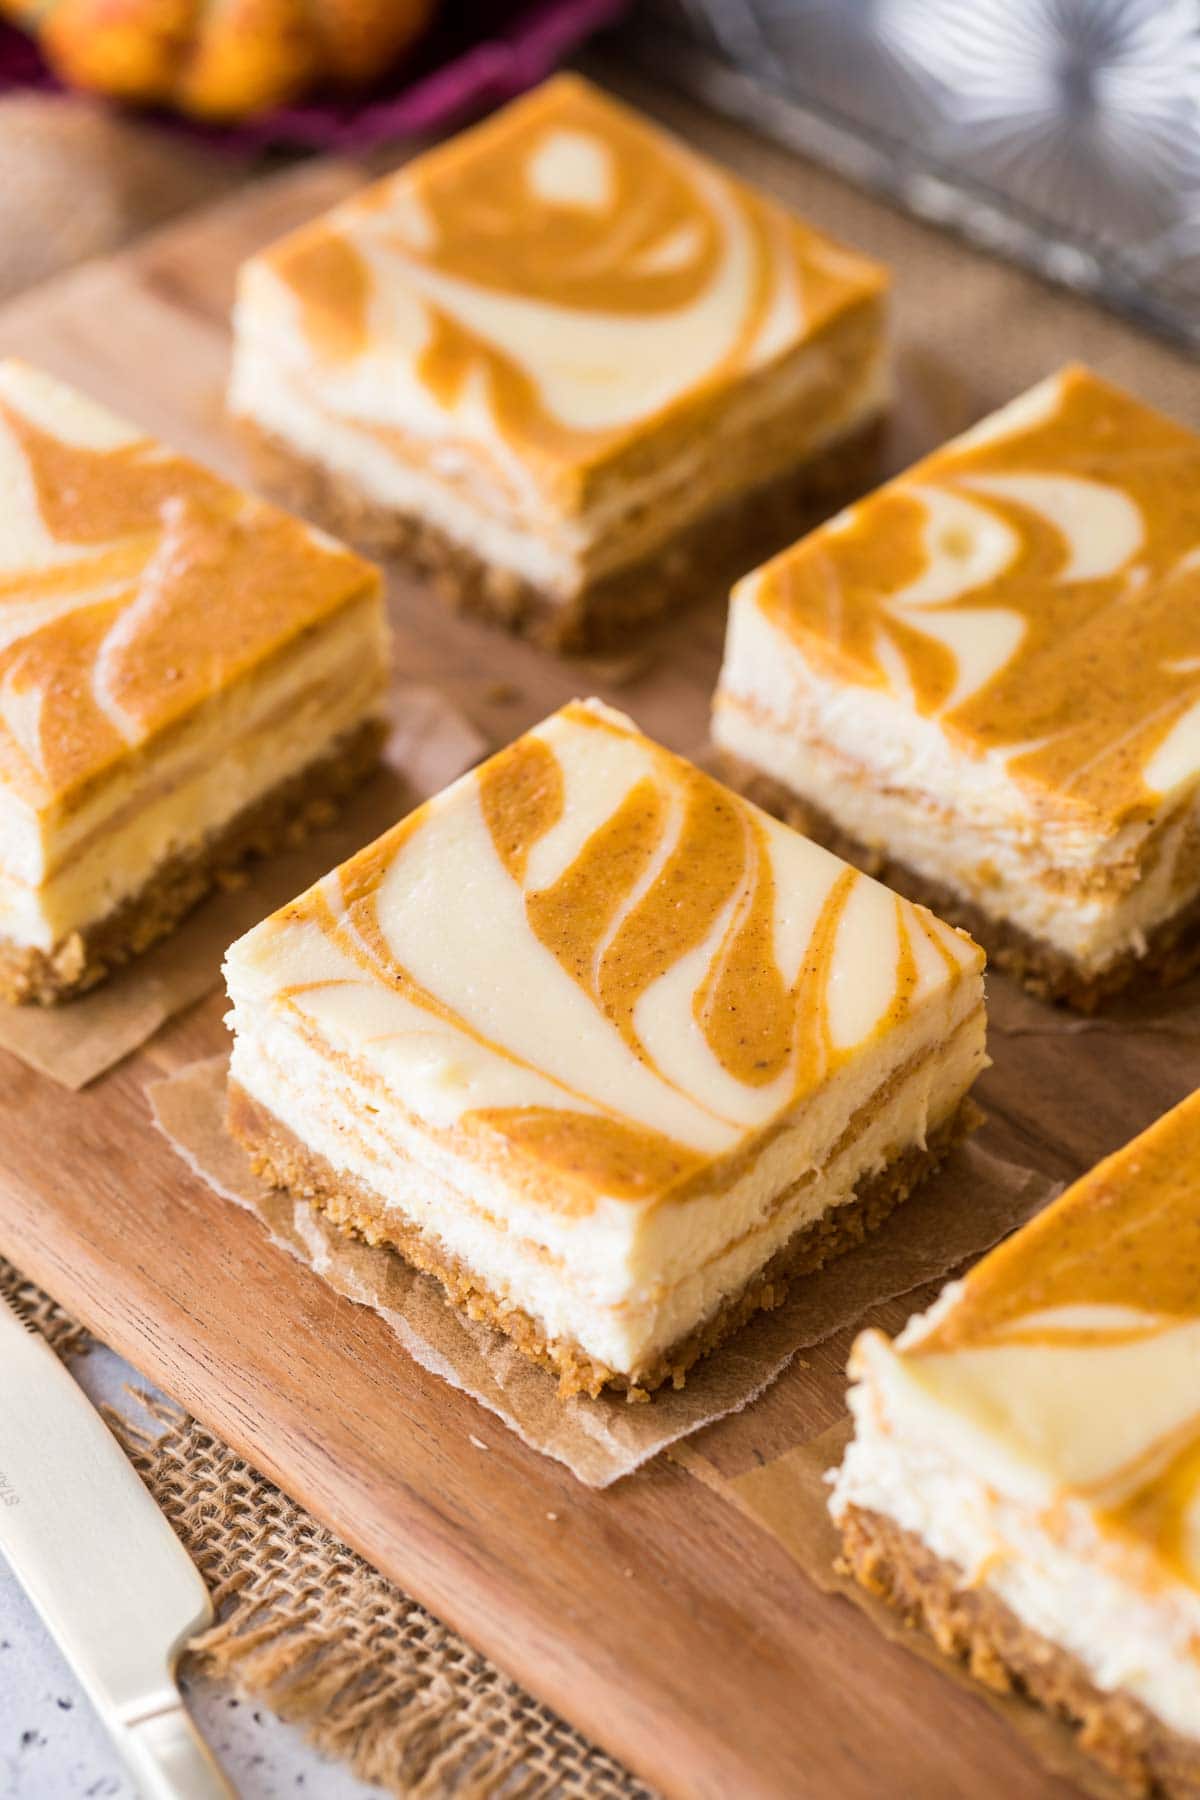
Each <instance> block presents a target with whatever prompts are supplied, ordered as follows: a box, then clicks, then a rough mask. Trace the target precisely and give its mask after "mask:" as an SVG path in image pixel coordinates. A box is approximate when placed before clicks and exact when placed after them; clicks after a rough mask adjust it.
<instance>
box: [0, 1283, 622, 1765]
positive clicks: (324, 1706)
mask: <svg viewBox="0 0 1200 1800" xmlns="http://www.w3.org/2000/svg"><path fill="white" fill-rule="evenodd" d="M0 1293H2V1294H3V1295H4V1296H5V1298H8V1299H14V1300H16V1302H17V1304H18V1305H19V1306H20V1308H21V1310H22V1311H23V1312H24V1314H25V1316H26V1317H27V1318H28V1319H30V1320H31V1321H32V1322H33V1323H34V1324H35V1325H36V1326H37V1328H38V1330H39V1331H41V1332H42V1334H43V1335H44V1336H45V1337H46V1338H47V1339H48V1340H49V1342H50V1343H51V1344H52V1345H53V1346H54V1348H55V1350H57V1352H58V1353H59V1355H60V1356H63V1357H64V1358H69V1357H71V1356H74V1355H78V1354H80V1353H81V1352H82V1351H85V1350H86V1349H87V1348H88V1345H89V1343H90V1339H89V1338H88V1335H87V1333H86V1332H85V1331H84V1330H83V1329H82V1328H81V1327H80V1326H78V1325H76V1324H75V1323H74V1322H73V1321H72V1320H71V1319H70V1318H68V1317H67V1315H66V1314H65V1313H64V1312H63V1311H62V1310H61V1308H59V1307H58V1306H57V1305H56V1304H55V1302H54V1301H53V1300H51V1299H50V1298H49V1297H48V1295H46V1294H44V1293H42V1291H41V1290H40V1289H39V1288H37V1287H35V1286H34V1285H33V1284H32V1283H31V1282H28V1281H26V1280H24V1278H23V1277H22V1276H21V1275H20V1274H19V1273H18V1271H17V1270H16V1269H14V1268H13V1266H12V1265H11V1263H8V1262H5V1261H4V1259H3V1258H0ZM136 1410H137V1411H138V1412H139V1413H140V1415H141V1419H142V1421H145V1420H146V1419H147V1418H148V1420H149V1423H148V1424H147V1423H145V1422H140V1423H139V1422H135V1421H133V1420H131V1419H130V1418H128V1417H126V1416H125V1415H124V1414H123V1413H112V1412H110V1413H109V1415H108V1417H109V1423H110V1425H111V1426H112V1428H113V1430H114V1432H115V1434H116V1436H117V1438H118V1440H119V1441H120V1443H121V1444H122V1446H123V1448H124V1449H125V1451H126V1453H127V1454H128V1456H129V1457H130V1460H131V1461H132V1462H133V1464H134V1467H135V1468H136V1469H137V1471H138V1473H139V1475H140V1476H141V1477H142V1480H143V1481H144V1482H145V1483H146V1486H147V1487H148V1488H149V1490H150V1492H151V1493H152V1494H153V1496H154V1498H155V1500H156V1501H157V1502H158V1504H159V1506H160V1507H161V1508H162V1510H163V1512H164V1513H165V1514H166V1516H167V1518H168V1519H169V1520H170V1522H171V1524H172V1526H173V1527H174V1529H175V1531H176V1533H177V1534H178V1536H179V1537H180V1538H181V1540H182V1541H183V1543H184V1545H185V1546H186V1548H187V1550H188V1552H189V1554H190V1555H191V1557H192V1558H193V1560H194V1561H195V1563H196V1565H197V1566H198V1568H199V1569H200V1571H201V1573H202V1575H203V1576H204V1579H205V1581H206V1582H207V1583H208V1585H209V1588H210V1590H211V1592H212V1595H213V1599H214V1601H215V1604H216V1608H217V1623H216V1624H215V1625H214V1626H213V1627H212V1628H211V1629H210V1630H209V1631H206V1632H204V1633H203V1634H202V1635H201V1636H200V1637H198V1638H196V1639H195V1640H194V1641H193V1642H192V1643H191V1644H190V1645H189V1647H188V1652H187V1657H188V1661H189V1663H190V1666H191V1668H192V1669H194V1670H196V1671H197V1672H199V1673H202V1674H205V1675H208V1676H211V1677H213V1678H214V1679H216V1680H219V1681H222V1682H224V1683H226V1684H227V1685H228V1686H229V1687H230V1688H231V1690H232V1691H233V1692H234V1693H235V1694H237V1695H238V1696H239V1697H241V1698H243V1699H246V1700H250V1701H253V1702H254V1703H255V1704H257V1705H260V1706H267V1707H269V1708H270V1709H271V1710H272V1711H273V1712H275V1713H278V1714H279V1715H280V1717H281V1718H285V1719H288V1720H290V1721H292V1722H293V1723H295V1724H297V1725H299V1726H301V1727H302V1728H303V1729H304V1730H305V1732H306V1734H307V1736H308V1737H309V1739H310V1740H311V1742H312V1743H313V1744H314V1745H315V1746H316V1748H317V1749H319V1750H321V1751H323V1752H324V1753H325V1754H326V1755H329V1756H336V1757H339V1758H341V1759H342V1760H343V1761H345V1762H346V1763H348V1764H349V1765H350V1767H351V1768H352V1769H353V1770H354V1772H355V1774H356V1775H359V1776H361V1777H362V1778H363V1780H365V1781H371V1782H375V1783H377V1784H378V1785H379V1786H380V1787H384V1788H388V1789H390V1790H391V1791H392V1792H393V1793H396V1794H401V1795H405V1796H409V1797H411V1800H441V1797H442V1796H448V1795H453V1796H455V1800H484V1797H485V1796H487V1797H488V1800H551V1797H553V1800H653V1796H652V1795H651V1794H650V1792H649V1790H648V1789H647V1788H645V1787H643V1786H642V1784H641V1783H640V1782H638V1781H636V1780H634V1778H633V1777H632V1776H631V1775H629V1774H627V1773H626V1772H625V1770H623V1769H622V1768H620V1767H619V1766H618V1765H617V1764H616V1763H614V1762H613V1761H612V1760H611V1759H610V1758H609V1757H607V1756H606V1755H605V1754H604V1752H603V1751H601V1750H597V1749H595V1748H594V1747H593V1746H591V1745H589V1744H588V1743H587V1742H586V1741H585V1740H584V1739H583V1738H582V1737H580V1736H579V1734H578V1732H576V1731H573V1730H572V1729H571V1727H570V1726H569V1725H566V1724H564V1722H563V1721H562V1720H561V1719H560V1718H558V1717H557V1716H556V1715H555V1714H554V1713H552V1712H550V1711H549V1710H548V1709H547V1708H546V1707H544V1706H542V1705H541V1704H540V1702H539V1701H537V1700H535V1699H534V1698H533V1697H532V1696H531V1695H530V1694H527V1693H526V1692H525V1691H524V1690H523V1689H522V1688H520V1687H518V1686H517V1685H516V1683H515V1682H512V1681H510V1680H509V1679H508V1677H507V1676H505V1675H503V1674H501V1672H500V1670H499V1669H497V1668H496V1667H495V1666H494V1665H493V1664H491V1663H489V1662H488V1661H486V1659H485V1658H484V1657H482V1656H480V1655H478V1654H477V1652H475V1651H474V1650H472V1649H471V1648H470V1646H469V1645H467V1644H465V1643H464V1642H463V1640H462V1639H461V1638H460V1637H457V1636H456V1635H455V1634H454V1633H453V1632H452V1631H448V1630H447V1629H446V1627H445V1626H444V1625H441V1624H439V1622H438V1620H437V1619H435V1618H434V1617H433V1616H432V1615H431V1614H430V1613H428V1612H426V1611H425V1609H424V1607H422V1606H419V1605H418V1604H417V1602H416V1601H415V1600H411V1599H409V1597H408V1596H407V1595H406V1594H402V1593H401V1592H400V1590H399V1589H398V1588H395V1587H393V1586H392V1584H391V1583H390V1582H388V1581H385V1580H384V1579H383V1577H382V1576H381V1575H378V1574H377V1573H376V1572H375V1570H374V1569H372V1568H371V1567H370V1566H369V1564H367V1563H365V1562H364V1561H363V1560H362V1558H361V1557H360V1556H356V1555H355V1553H354V1552H353V1551H352V1550H348V1549H347V1548H346V1547H345V1545H344V1544H340V1543H338V1541H337V1539H336V1538H334V1537H333V1536H331V1535H330V1533H329V1532H328V1531H326V1530H325V1528H324V1527H323V1526H321V1525H318V1524H317V1523H316V1522H315V1520H313V1519H311V1518H309V1516H308V1514H307V1513H305V1512H303V1511H302V1510H301V1509H300V1507H298V1506H295V1505H294V1504H293V1503H292V1501H290V1500H289V1499H288V1498H287V1497H286V1495H284V1494H281V1493H280V1492H279V1489H278V1488H276V1487H273V1486H272V1485H271V1483H270V1482H269V1481H265V1480H264V1479H263V1477H262V1476H261V1475H257V1474H255V1472H254V1470H253V1469H251V1468H249V1467H248V1466H247V1464H246V1463H244V1462H242V1460H241V1459H240V1457H237V1456H235V1455H234V1453H233V1451H232V1450H230V1449H229V1448H228V1447H227V1446H226V1445H225V1444H223V1443H221V1442H220V1440H219V1439H217V1438H215V1437H213V1435H212V1433H211V1432H208V1431H206V1430H205V1429H204V1427H203V1426H202V1425H199V1424H197V1422H196V1420H195V1419H192V1418H189V1417H188V1415H187V1414H186V1413H184V1412H183V1411H181V1410H180V1409H179V1408H178V1407H175V1406H169V1405H164V1404H162V1403H161V1402H159V1401H155V1400H149V1401H146V1400H143V1401H142V1402H141V1403H140V1404H139V1405H138V1406H137V1408H136Z"/></svg>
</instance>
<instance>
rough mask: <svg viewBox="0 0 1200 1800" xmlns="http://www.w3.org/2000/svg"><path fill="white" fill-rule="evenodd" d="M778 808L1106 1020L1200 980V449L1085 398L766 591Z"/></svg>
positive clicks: (989, 444) (760, 594) (1075, 375)
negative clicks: (1158, 983) (1184, 977)
mask: <svg viewBox="0 0 1200 1800" xmlns="http://www.w3.org/2000/svg"><path fill="white" fill-rule="evenodd" d="M713 729H714V734H715V738H716V741H717V743H718V745H719V746H720V748H721V750H722V752H723V753H724V755H725V758H726V769H727V772H728V773H729V775H730V778H731V779H732V780H734V781H736V782H737V783H738V785H739V786H742V787H743V788H744V789H745V790H746V791H747V792H749V793H750V794H752V795H753V796H754V797H755V798H756V799H758V800H759V801H760V802H761V803H762V804H764V805H766V806H769V807H770V808H771V809H772V810H774V811H777V812H779V813H780V814H781V815H782V816H784V817H787V818H790V819H791V820H793V822H795V823H798V824H800V825H801V827H802V828H803V829H808V830H810V831H811V832H812V833H813V834H814V835H816V836H818V837H821V838H822V840H823V841H825V842H828V843H830V844H831V845H832V846H833V847H834V848H837V849H839V850H840V851H841V852H842V854H844V855H848V856H850V857H852V858H853V859H854V860H858V861H860V862H863V863H864V866H866V867H868V868H870V869H872V871H873V872H875V873H879V874H881V875H882V877H883V878H884V879H885V880H888V881H890V882H891V883H892V885H893V886H896V887H898V888H901V889H902V890H903V891H905V892H907V893H910V894H913V895H914V896H915V897H917V898H919V899H923V900H926V901H927V902H928V903H929V904H930V905H932V906H935V907H936V908H937V909H938V910H939V911H940V912H941V913H942V914H943V915H944V916H946V917H949V918H952V919H954V920H955V921H956V922H957V923H960V924H963V925H965V926H966V927H967V928H968V929H969V930H971V931H972V932H973V933H974V935H975V936H976V937H977V938H978V939H979V941H980V943H982V944H983V945H984V947H985V949H986V950H987V952H988V955H989V959H990V960H991V961H992V962H994V963H998V964H1000V965H1002V966H1004V967H1006V968H1008V969H1010V970H1011V971H1012V972H1013V973H1015V974H1016V975H1017V976H1018V977H1020V978H1022V979H1023V980H1025V982H1026V983H1027V984H1028V986H1029V987H1030V988H1032V989H1033V991H1035V992H1037V993H1040V994H1042V995H1044V996H1046V997H1048V998H1053V999H1062V1000H1066V1001H1068V1002H1072V1003H1074V1004H1076V1005H1078V1006H1081V1007H1084V1008H1090V1007H1093V1006H1095V1005H1096V1004H1097V1003H1098V1002H1099V1001H1101V1000H1103V999H1104V998H1105V997H1106V996H1108V995H1110V994H1112V993H1114V992H1116V991H1117V990H1118V989H1119V988H1121V987H1122V986H1124V985H1125V984H1126V983H1128V982H1129V981H1130V979H1131V978H1132V977H1134V976H1136V975H1143V976H1149V975H1151V974H1152V975H1153V976H1154V977H1155V978H1156V979H1160V980H1171V979H1174V978H1177V977H1178V976H1179V975H1180V974H1181V973H1184V972H1186V970H1187V969H1188V968H1190V967H1191V966H1193V965H1194V963H1195V961H1196V959H1197V955H1198V953H1200V932H1198V931H1197V930H1196V927H1197V924H1198V923H1200V437H1197V436H1196V435H1195V434H1194V433H1193V432H1191V431H1189V430H1186V429H1185V428H1184V427H1183V426H1181V425H1177V424H1175V423H1173V422H1172V421H1171V420H1170V419H1168V418H1165V417H1163V416H1162V415H1161V414H1159V413H1157V412H1154V411H1152V410H1151V409H1150V408H1149V407H1147V406H1144V405H1142V404H1141V402H1140V401H1138V400H1136V399H1134V398H1133V397H1132V396H1131V395H1129V394H1126V393H1124V392H1122V391H1121V390H1120V389H1119V388H1116V387H1113V386H1111V385H1110V384H1109V383H1108V382H1105V381H1102V380H1100V379H1099V378H1098V377H1097V376H1096V375H1093V374H1091V373H1090V372H1089V371H1088V370H1087V369H1084V368H1079V367H1072V368H1067V369H1064V370H1062V371H1061V372H1060V373H1058V374H1056V375H1054V376H1052V377H1051V378H1050V379H1048V380H1046V381H1044V382H1042V383H1041V384H1040V385H1039V386H1038V387H1035V388H1033V389H1032V390H1031V391H1030V392H1029V393H1027V394H1025V395H1024V396H1023V397H1022V398H1020V399H1018V400H1016V401H1014V402H1013V403H1012V404H1011V405H1009V406H1006V407H1005V408H1003V410H1001V411H1000V412H998V413H996V414H994V415H993V416H992V417H991V418H988V419H986V420H985V421H984V422H983V423H982V424H981V425H977V426H976V427H975V428H974V429H973V430H971V431H968V432H967V433H966V435H965V436H964V437H961V438H958V439H957V440H955V441H954V442H952V443H950V444H948V445H946V446H945V447H944V448H942V449H940V450H938V451H936V452H935V453H934V454H933V455H932V456H929V457H927V458H926V459H925V460H924V461H923V462H921V463H918V464H917V465H916V466H915V467H914V468H912V469H910V470H909V471H908V472H907V473H906V474H904V475H902V476H900V477H899V479H898V480H896V481H893V482H891V483H889V484H888V485H887V486H885V487H883V488H881V489H879V490H878V492H876V493H874V494H872V495H870V496H869V497H868V498H867V499H865V500H863V501H862V502H861V503H859V504H858V505H856V506H854V507H852V508H850V509H849V510H848V511H846V512H844V513H842V514H841V515H840V516H839V517H838V518H836V519H833V520H832V521H830V522H829V523H828V524H826V525H824V526H823V527H821V528H820V529H819V530H817V531H815V532H814V533H813V534H812V535H811V536H809V537H807V538H805V539H804V540H803V541H802V542H800V543H798V544H796V545H795V546H794V547H793V548H792V549H790V550H788V551H785V552H784V553H783V554H782V555H780V556H778V557H777V558H775V560H774V561H772V562H769V563H767V564H766V566H765V567H763V568H761V569H758V570H757V571H755V572H754V573H753V574H751V575H748V576H747V577H746V578H745V579H744V580H743V581H742V582H740V583H739V585H738V586H737V587H736V588H735V590H734V595H733V603H732V610H731V613H730V619H729V632H728V640H727V645H726V652H725V663H724V668H723V670H722V674H721V679H720V685H719V688H718V692H717V696H716V703H715V712H714V722H713Z"/></svg>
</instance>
